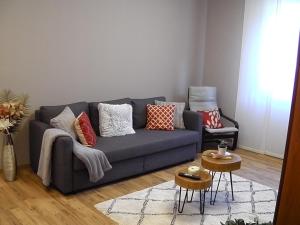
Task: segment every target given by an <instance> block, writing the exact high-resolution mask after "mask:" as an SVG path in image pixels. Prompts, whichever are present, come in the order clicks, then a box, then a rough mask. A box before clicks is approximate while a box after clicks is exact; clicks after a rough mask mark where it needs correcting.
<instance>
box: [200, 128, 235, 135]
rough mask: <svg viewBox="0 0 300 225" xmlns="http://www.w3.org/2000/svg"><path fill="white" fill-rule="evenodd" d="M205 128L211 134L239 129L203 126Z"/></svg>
mask: <svg viewBox="0 0 300 225" xmlns="http://www.w3.org/2000/svg"><path fill="white" fill-rule="evenodd" d="M205 130H206V131H207V132H209V133H211V134H215V133H232V132H236V131H239V129H237V128H235V127H223V128H217V129H214V128H205Z"/></svg>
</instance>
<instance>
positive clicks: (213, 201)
mask: <svg viewBox="0 0 300 225" xmlns="http://www.w3.org/2000/svg"><path fill="white" fill-rule="evenodd" d="M222 173H223V172H220V177H219V181H218V185H217V189H216V190H215V197H214V200H212V198H210V204H211V205H214V204H215V202H216V197H217V193H218V190H219V185H220V181H221V176H222ZM210 196H211V197H212V187H211V195H210Z"/></svg>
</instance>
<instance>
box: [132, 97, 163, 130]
mask: <svg viewBox="0 0 300 225" xmlns="http://www.w3.org/2000/svg"><path fill="white" fill-rule="evenodd" d="M155 100H157V101H166V98H165V97H154V98H144V99H131V104H132V107H133V115H132V119H133V128H134V129H139V128H144V127H146V123H147V108H146V106H147V104H151V105H154V104H155Z"/></svg>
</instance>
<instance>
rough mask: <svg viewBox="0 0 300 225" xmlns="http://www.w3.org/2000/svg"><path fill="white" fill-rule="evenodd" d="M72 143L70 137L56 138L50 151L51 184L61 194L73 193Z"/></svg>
mask: <svg viewBox="0 0 300 225" xmlns="http://www.w3.org/2000/svg"><path fill="white" fill-rule="evenodd" d="M73 155H74V154H73V141H72V139H71V137H63V136H62V137H58V138H57V139H56V140H55V142H54V147H53V150H52V169H51V177H52V184H53V185H54V186H55V187H57V188H58V189H59V190H60V191H61V192H62V193H70V192H72V191H73V182H72V180H73V169H72V168H73V166H72V163H73V161H72V158H73Z"/></svg>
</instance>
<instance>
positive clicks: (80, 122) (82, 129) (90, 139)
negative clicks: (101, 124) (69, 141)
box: [74, 112, 96, 147]
mask: <svg viewBox="0 0 300 225" xmlns="http://www.w3.org/2000/svg"><path fill="white" fill-rule="evenodd" d="M74 127H75V131H76V133H77V135H78V137H79V140H80V142H81V144H83V145H85V146H88V147H94V146H95V145H96V134H95V131H94V130H93V128H92V125H91V122H90V119H89V117H88V115H87V114H86V113H85V112H82V113H81V114H80V115H79V116H78V117H77V118H76V119H75V122H74Z"/></svg>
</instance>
